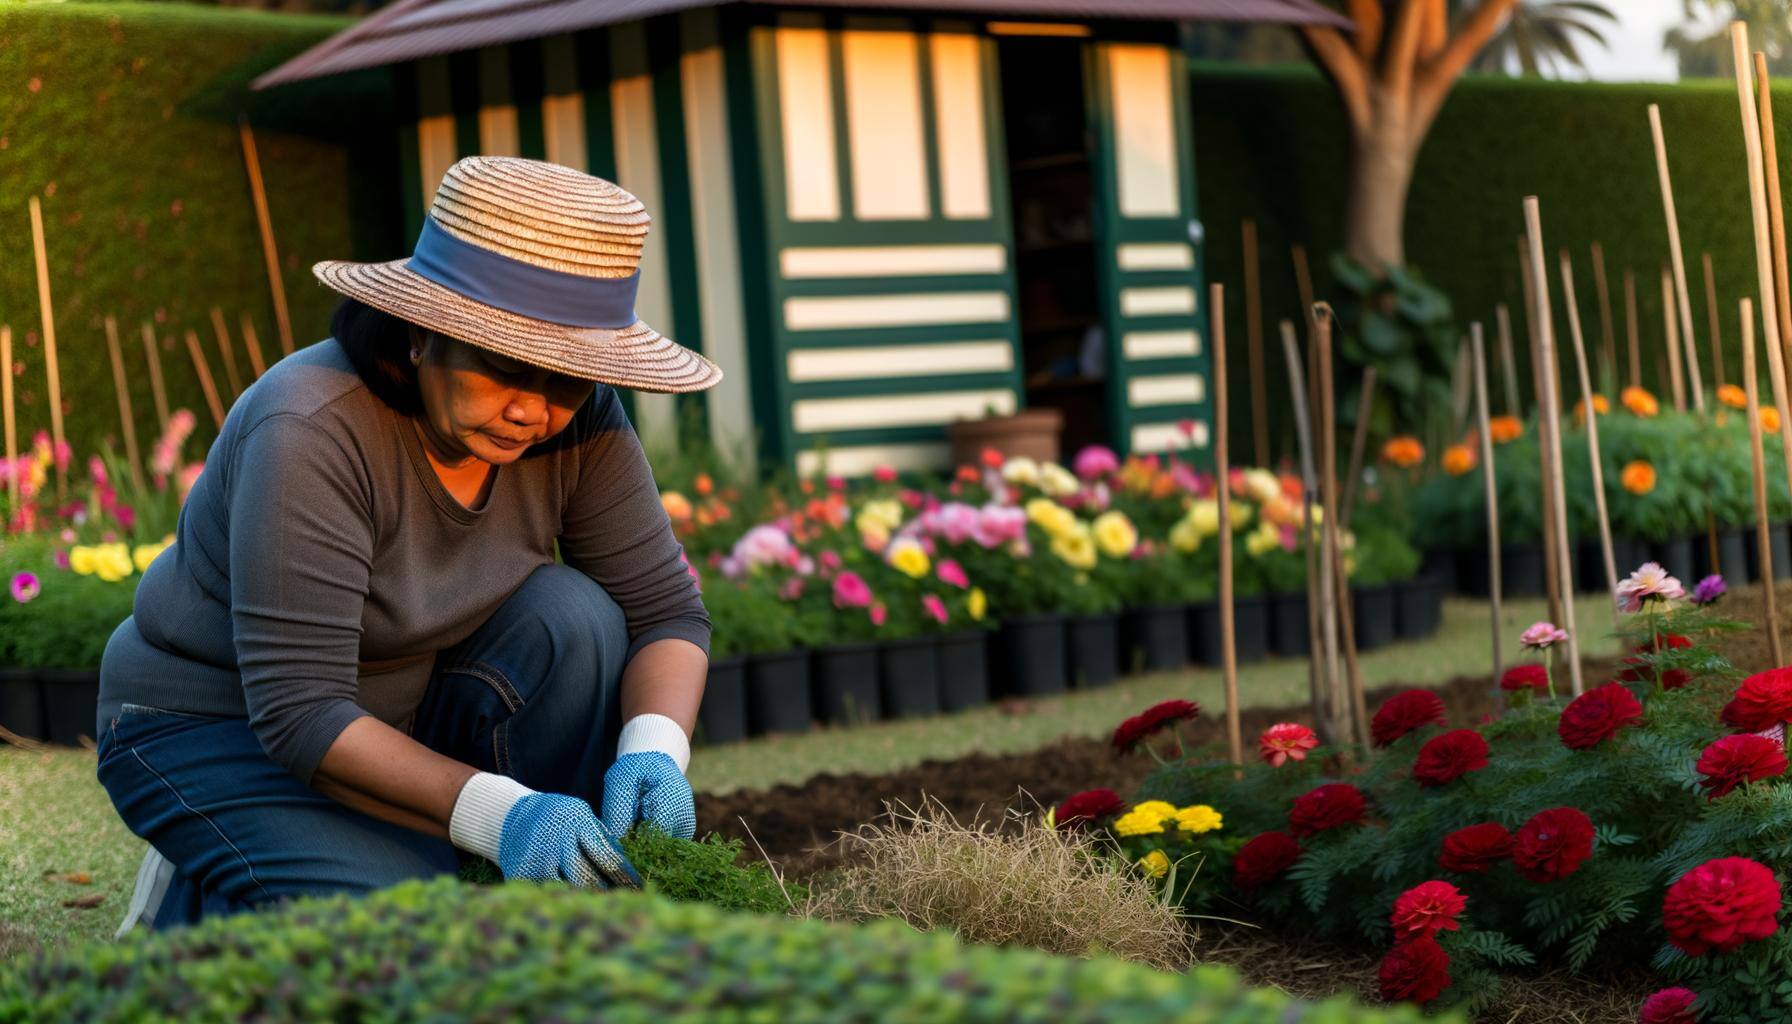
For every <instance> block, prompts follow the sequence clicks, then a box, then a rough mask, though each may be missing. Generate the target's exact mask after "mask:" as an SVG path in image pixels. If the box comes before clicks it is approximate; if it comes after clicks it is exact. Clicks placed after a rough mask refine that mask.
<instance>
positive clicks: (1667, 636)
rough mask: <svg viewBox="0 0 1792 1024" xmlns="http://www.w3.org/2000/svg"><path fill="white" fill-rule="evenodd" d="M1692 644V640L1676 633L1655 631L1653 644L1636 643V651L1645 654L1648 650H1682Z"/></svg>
mask: <svg viewBox="0 0 1792 1024" xmlns="http://www.w3.org/2000/svg"><path fill="white" fill-rule="evenodd" d="M1691 646H1692V641H1691V640H1689V639H1687V638H1686V637H1683V636H1681V635H1680V634H1678V633H1657V634H1655V643H1654V645H1653V646H1651V645H1649V644H1646V643H1643V644H1637V645H1636V648H1635V650H1636V653H1638V654H1646V653H1648V652H1650V651H1684V650H1686V649H1687V648H1688V647H1691Z"/></svg>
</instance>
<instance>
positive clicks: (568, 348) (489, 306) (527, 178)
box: [311, 156, 722, 392]
mask: <svg viewBox="0 0 1792 1024" xmlns="http://www.w3.org/2000/svg"><path fill="white" fill-rule="evenodd" d="M649 220H650V218H649V217H648V216H647V211H646V209H645V208H643V207H642V205H641V201H640V200H638V199H636V198H635V197H634V196H632V195H630V194H629V193H627V192H625V191H623V190H622V189H621V188H619V187H617V186H616V185H613V184H611V183H610V182H607V181H604V180H603V179H602V178H594V177H592V176H591V175H589V174H584V173H582V172H580V171H575V170H573V169H572V168H570V167H562V166H560V165H558V164H550V163H544V162H542V161H540V160H522V159H517V158H515V157H499V156H470V157H467V158H465V159H463V160H461V161H459V162H458V163H456V164H455V165H454V166H453V167H450V168H448V173H446V174H444V175H443V176H442V184H441V186H440V187H439V188H437V189H436V196H435V201H434V203H432V204H431V206H430V209H429V216H428V217H426V218H425V219H424V223H423V232H422V234H421V235H419V236H418V239H417V245H416V248H415V251H414V252H413V253H412V254H411V256H410V258H409V259H402V260H392V261H390V262H386V263H349V262H346V261H343V260H325V261H324V262H322V263H319V264H317V265H315V266H313V267H312V268H311V271H312V273H314V274H316V275H317V279H318V280H319V281H322V282H323V283H324V284H326V285H328V286H329V287H330V288H333V289H335V290H336V291H338V292H341V293H342V294H344V295H347V296H349V297H350V298H355V299H360V300H361V301H362V302H365V303H367V304H368V305H370V306H373V307H374V308H376V309H381V310H384V311H385V312H387V313H391V314H393V315H394V316H398V317H401V318H403V319H405V320H408V321H410V322H411V323H414V324H417V325H419V326H421V327H425V328H428V329H429V330H432V331H435V332H437V333H438V334H444V335H447V336H448V337H450V338H457V339H459V340H461V341H464V342H468V343H470V344H473V345H478V346H479V347H481V348H485V349H490V350H492V351H494V352H500V353H502V354H504V355H507V356H511V357H514V358H516V359H520V360H522V361H523V362H526V363H530V364H532V365H535V366H541V367H545V368H547V369H550V370H554V371H556V372H559V373H565V374H569V375H571V376H574V377H581V378H584V379H586V380H595V381H601V382H603V383H606V384H613V385H616V386H618V387H626V388H632V389H634V390H636V391H664V392H689V391H701V390H703V389H704V388H708V387H711V386H713V385H714V384H715V383H716V382H717V381H719V380H721V379H722V371H721V370H720V369H719V368H718V367H717V366H716V364H714V363H712V362H710V361H709V360H708V359H705V358H703V357H702V356H701V355H698V354H697V353H695V352H692V351H691V350H690V349H688V348H685V347H684V346H682V345H680V344H678V343H677V342H675V341H673V340H672V339H670V338H666V337H663V336H661V335H660V334H659V332H657V331H655V330H654V329H653V328H652V327H649V326H648V325H647V324H645V323H643V322H641V321H640V320H639V319H637V318H636V316H635V289H636V287H637V285H638V284H639V283H640V277H641V269H640V266H641V246H642V244H643V243H644V242H646V240H647V224H648V221H649Z"/></svg>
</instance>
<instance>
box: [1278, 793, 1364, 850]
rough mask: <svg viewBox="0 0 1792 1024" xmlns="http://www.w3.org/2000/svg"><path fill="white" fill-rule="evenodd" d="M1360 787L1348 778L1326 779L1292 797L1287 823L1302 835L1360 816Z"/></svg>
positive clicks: (1333, 826)
mask: <svg viewBox="0 0 1792 1024" xmlns="http://www.w3.org/2000/svg"><path fill="white" fill-rule="evenodd" d="M1363 807H1364V805H1363V791H1362V790H1360V789H1358V788H1356V787H1355V786H1352V785H1351V784H1350V783H1348V782H1328V783H1326V784H1325V785H1323V786H1320V787H1319V788H1318V789H1315V790H1313V791H1311V792H1309V793H1304V794H1302V795H1300V796H1297V797H1295V798H1294V807H1293V808H1292V809H1290V810H1289V812H1288V824H1289V826H1290V827H1291V828H1292V829H1293V830H1294V834H1295V835H1297V836H1301V837H1302V838H1305V837H1306V836H1310V835H1315V834H1317V833H1320V832H1324V831H1325V830H1326V829H1329V828H1337V827H1338V826H1340V825H1350V824H1354V823H1356V822H1359V821H1362V820H1363Z"/></svg>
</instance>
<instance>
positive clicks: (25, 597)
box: [12, 572, 943, 621]
mask: <svg viewBox="0 0 1792 1024" xmlns="http://www.w3.org/2000/svg"><path fill="white" fill-rule="evenodd" d="M43 589H44V588H43V584H42V583H40V582H38V579H37V574H36V573H34V572H15V573H13V574H12V599H13V600H14V601H17V602H19V603H20V604H24V603H25V602H26V601H29V600H31V599H32V598H34V597H36V596H37V595H38V594H40V593H42V592H43ZM942 621H943V620H942Z"/></svg>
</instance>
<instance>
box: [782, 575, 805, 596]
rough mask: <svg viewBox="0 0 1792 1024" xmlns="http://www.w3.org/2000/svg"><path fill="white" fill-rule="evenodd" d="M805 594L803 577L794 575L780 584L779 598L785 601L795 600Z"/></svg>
mask: <svg viewBox="0 0 1792 1024" xmlns="http://www.w3.org/2000/svg"><path fill="white" fill-rule="evenodd" d="M802 596H803V578H802V577H801V576H792V577H791V578H789V579H787V580H785V581H784V582H783V583H781V584H779V586H778V598H779V600H783V601H794V600H796V599H797V598H799V597H802Z"/></svg>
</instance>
